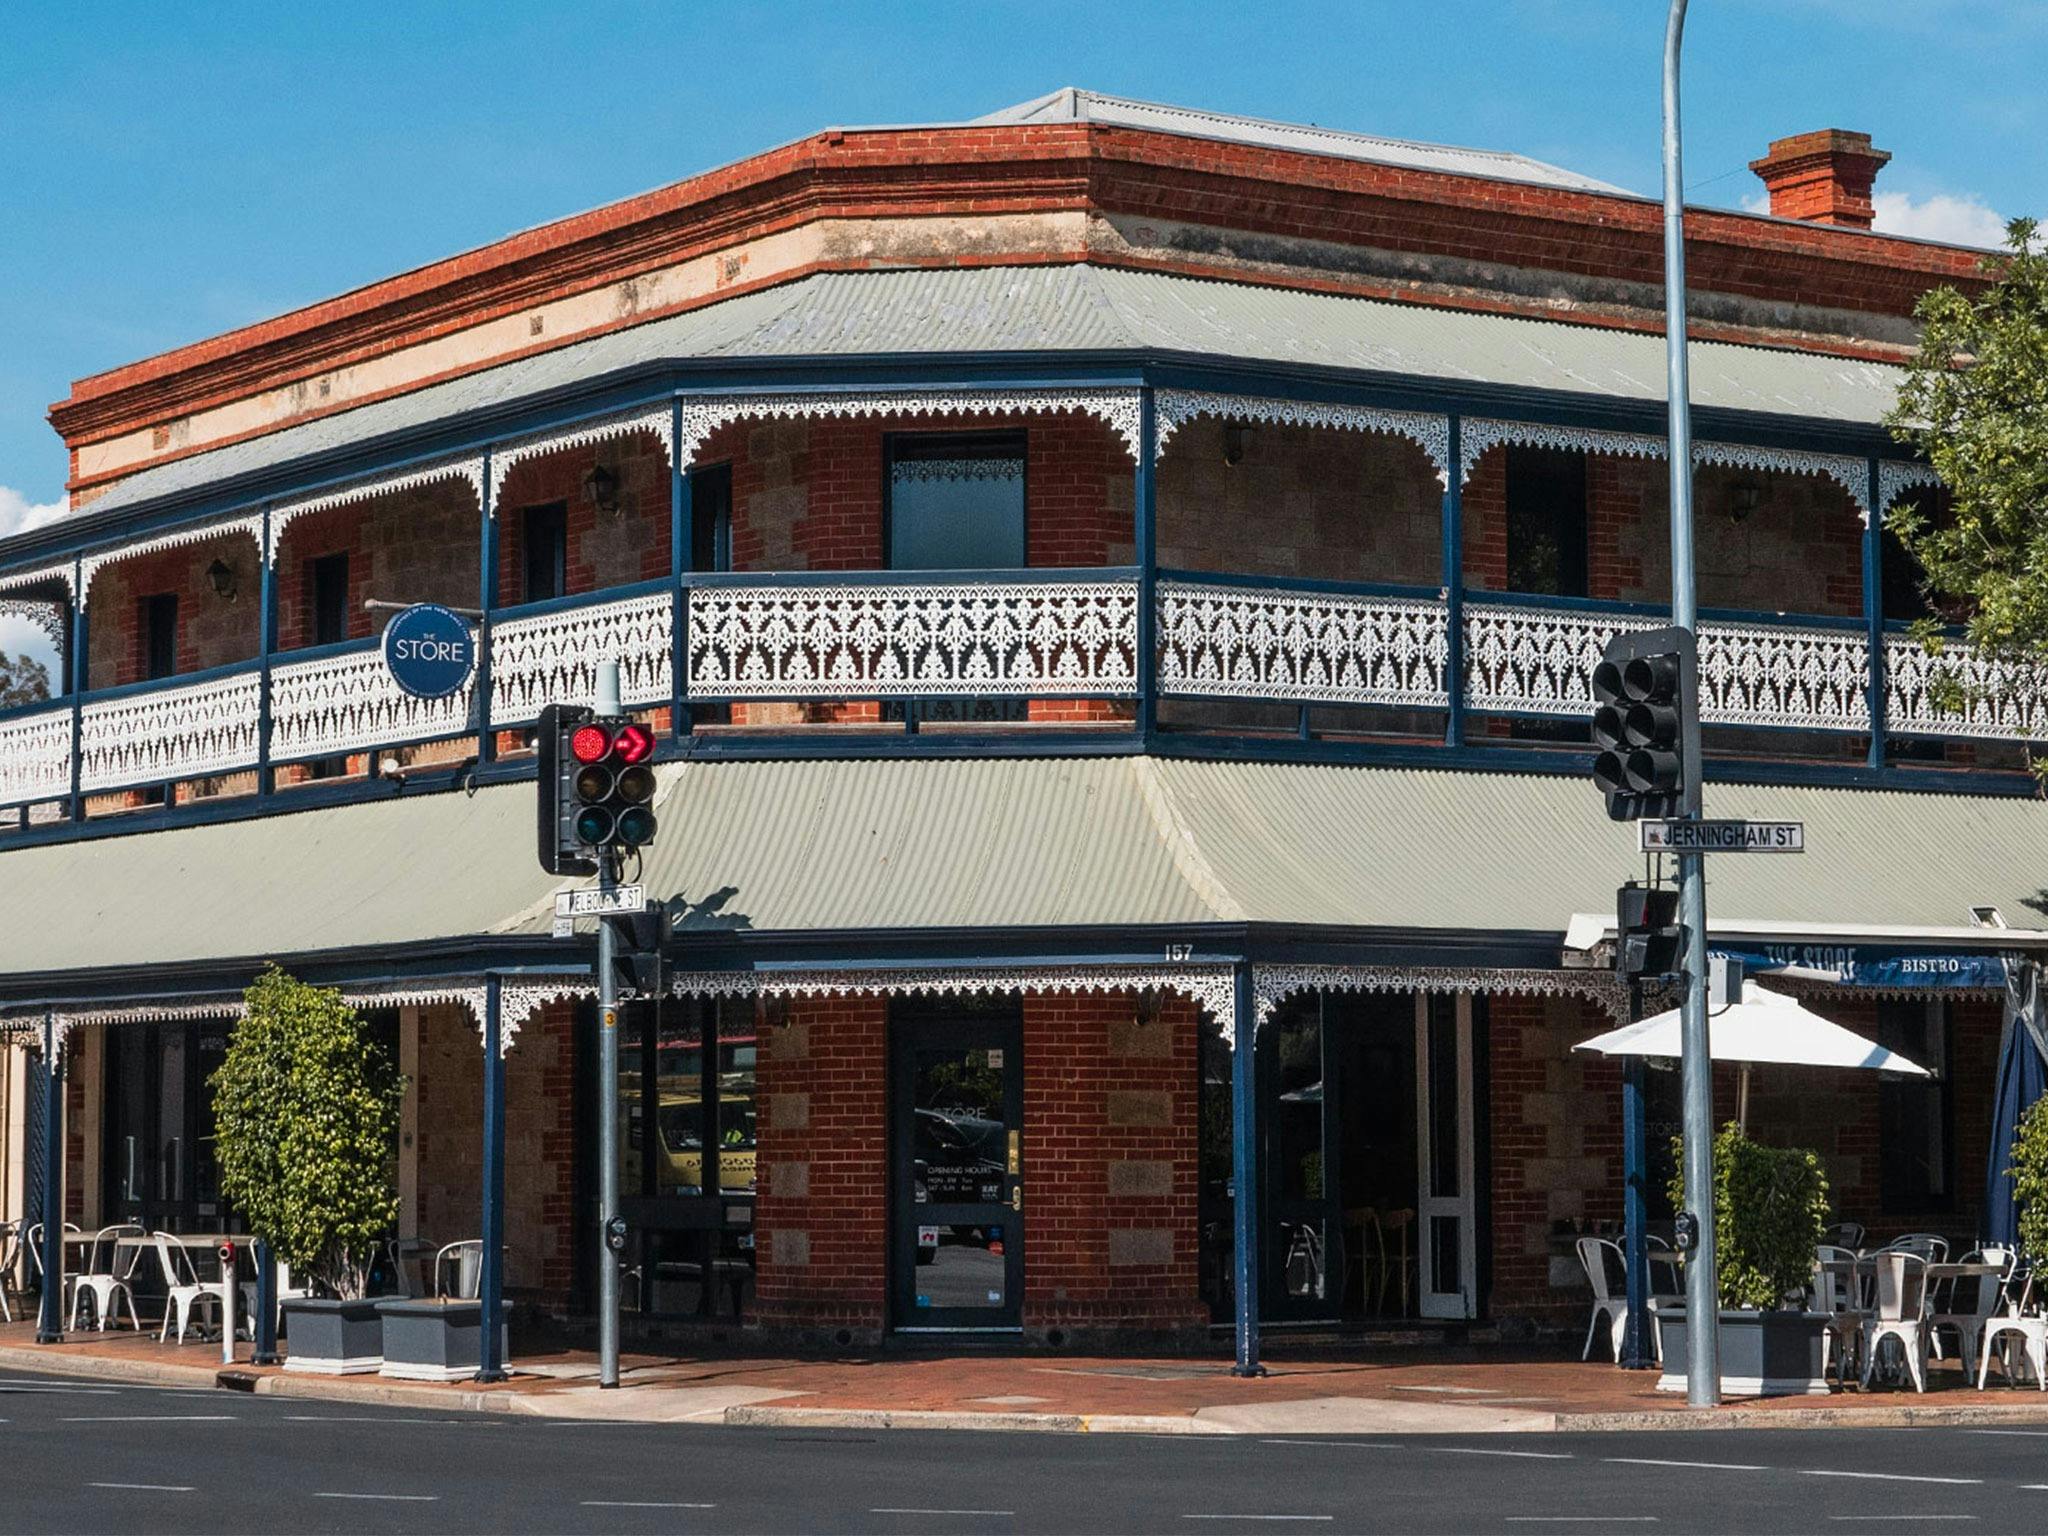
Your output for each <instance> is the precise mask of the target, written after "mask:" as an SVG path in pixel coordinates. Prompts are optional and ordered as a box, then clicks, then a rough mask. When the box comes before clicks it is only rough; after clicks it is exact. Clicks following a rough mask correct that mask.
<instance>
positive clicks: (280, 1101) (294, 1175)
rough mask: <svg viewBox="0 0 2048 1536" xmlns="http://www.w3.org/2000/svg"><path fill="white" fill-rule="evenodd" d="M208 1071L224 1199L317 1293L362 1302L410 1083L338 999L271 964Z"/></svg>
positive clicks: (387, 1214) (389, 1196) (391, 1198)
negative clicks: (219, 1057)
mask: <svg viewBox="0 0 2048 1536" xmlns="http://www.w3.org/2000/svg"><path fill="white" fill-rule="evenodd" d="M246 999H247V1003H248V1012H247V1013H246V1015H245V1016H244V1017H243V1019H242V1021H241V1023H239V1024H237V1025H236V1026H235V1031H234V1034H233V1036H232V1037H231V1038H230V1039H229V1041H228V1051H227V1056H226V1058H225V1059H224V1060H223V1061H222V1062H221V1064H220V1066H219V1068H218V1069H217V1070H216V1071H215V1072H214V1074H213V1080H212V1082H213V1093H214V1118H215V1126H216V1134H217V1136H218V1138H219V1142H218V1148H219V1157H220V1183H221V1193H222V1195H223V1196H224V1197H225V1198H226V1199H227V1200H228V1201H229V1202H230V1203H231V1204H233V1205H234V1206H235V1207H237V1208H238V1209H239V1210H240V1211H241V1212H242V1213H243V1214H244V1215H245V1216H246V1217H247V1218H248V1220H249V1226H250V1228H251V1229H252V1230H253V1231H254V1232H255V1233H256V1235H257V1236H258V1237H261V1238H262V1239H263V1240H264V1241H265V1242H267V1243H269V1244H270V1246H271V1248H272V1249H273V1250H275V1251H276V1253H277V1255H278V1257H279V1258H281V1259H283V1260H284V1261H285V1262H286V1263H287V1264H289V1265H291V1267H292V1269H293V1271H294V1272H295V1273H297V1274H303V1275H305V1276H306V1277H307V1279H308V1281H309V1282H310V1283H311V1285H312V1287H313V1288H314V1290H315V1291H317V1292H320V1293H322V1294H325V1295H329V1296H336V1297H340V1298H342V1299H343V1300H358V1299H360V1298H361V1297H362V1296H363V1295H364V1294H365V1293H366V1292H367V1291H368V1289H369V1283H370V1260H371V1256H372V1254H373V1252H374V1245H375V1244H376V1242H377V1240H378V1239H379V1238H380V1237H381V1236H382V1235H383V1234H384V1232H386V1231H387V1230H388V1229H389V1228H390V1226H391V1223H392V1222H393V1221H394V1220H396V1219H397V1216H398V1195H397V1191H396V1190H395V1189H394V1187H393V1183H392V1178H391V1149H392V1143H393V1141H394V1139H395V1138H396V1136H397V1133H398V1112H399V1105H400V1103H401V1102H402V1101H403V1100H404V1098H405V1079H404V1078H402V1077H400V1076H399V1075H398V1072H397V1070H396V1069H395V1068H394V1067H393V1065H392V1063H391V1061H390V1059H389V1058H388V1057H387V1056H386V1054H385V1053H384V1051H383V1049H382V1048H381V1047H380V1046H378V1045H377V1043H376V1042H375V1041H373V1040H371V1039H370V1038H369V1037H368V1035H367V1034H366V1033H365V1031H364V1029H363V1021H362V1018H361V1016H360V1015H358V1014H357V1013H356V1011H355V1010H354V1009H353V1008H350V1007H349V1006H348V1005H347V1004H346V1003H344V1002H343V1001H342V1000H341V994H340V993H339V992H335V991H333V990H331V989H329V988H322V987H312V986H308V985H307V984H306V983H304V982H302V981H298V980H296V979H294V978H293V977H291V976H288V975H286V974H285V973H284V972H283V971H281V970H279V969H277V968H276V967H275V966H272V967H270V968H269V969H267V970H266V971H264V973H263V974H262V975H261V976H259V977H257V978H256V980H255V981H254V982H253V983H252V984H251V985H250V987H249V990H248V992H247V994H246Z"/></svg>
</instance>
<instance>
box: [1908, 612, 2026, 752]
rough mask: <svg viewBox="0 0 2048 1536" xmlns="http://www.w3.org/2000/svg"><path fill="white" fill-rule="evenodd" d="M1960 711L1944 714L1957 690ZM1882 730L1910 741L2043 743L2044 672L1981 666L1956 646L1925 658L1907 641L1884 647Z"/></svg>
mask: <svg viewBox="0 0 2048 1536" xmlns="http://www.w3.org/2000/svg"><path fill="white" fill-rule="evenodd" d="M1957 689H1959V690H1960V692H1961V697H1960V698H1958V699H1956V701H1955V703H1956V705H1957V708H1956V709H1954V710H1948V709H1943V708H1942V707H1941V702H1942V701H1943V699H1944V697H1945V696H1946V695H1947V694H1949V693H1952V692H1954V691H1956V690H1957ZM1884 691H1885V728H1886V729H1887V730H1889V731H1894V732H1897V733H1898V734H1900V735H1907V736H1979V737H2005V738H2008V739H2025V740H2031V741H2039V740H2042V739H2044V738H2048V707H2044V705H2048V667H2032V666H2026V665H2022V664H2015V663H2013V662H2007V661H1986V660H1985V659H1984V658H1982V657H1980V656H1979V655H1978V654H1977V653H1976V651H1975V649H1973V648H1972V647H1971V646H1969V645H1967V644H1965V643H1964V642H1962V641H1959V640H1950V641H1946V642H1944V643H1943V645H1942V648H1941V650H1940V651H1939V652H1938V653H1930V652H1929V651H1928V649H1927V648H1926V647H1925V646H1924V645H1922V644H1921V643H1920V642H1919V641H1918V640H1915V639H1914V638H1913V637H1912V636H1910V635H1895V636H1890V637H1887V639H1886V640H1885V643H1884Z"/></svg>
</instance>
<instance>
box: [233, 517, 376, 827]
mask: <svg viewBox="0 0 2048 1536" xmlns="http://www.w3.org/2000/svg"><path fill="white" fill-rule="evenodd" d="M260 558H261V559H262V561H263V585H262V590H261V592H260V594H259V598H258V603H259V607H260V610H261V611H260V612H259V614H258V617H257V624H256V633H257V640H256V643H257V652H256V654H257V657H258V659H259V661H260V662H261V664H262V668H263V681H262V682H261V683H259V684H258V685H257V688H258V692H257V695H256V711H257V713H256V793H257V794H259V795H266V796H267V795H268V794H269V793H270V792H271V791H272V790H273V789H274V788H276V778H275V770H274V769H273V768H272V767H271V765H270V668H271V658H272V656H273V655H274V654H275V652H276V650H277V559H276V551H275V550H273V549H272V548H271V544H270V507H269V504H268V503H266V504H265V505H264V508H263V544H262V548H261V551H260ZM372 760H373V761H374V754H373V756H372Z"/></svg>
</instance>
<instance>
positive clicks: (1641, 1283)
mask: <svg viewBox="0 0 2048 1536" xmlns="http://www.w3.org/2000/svg"><path fill="white" fill-rule="evenodd" d="M1630 990H1631V1002H1632V1003H1633V1002H1634V1001H1635V997H1636V996H1637V995H1638V994H1637V990H1636V989H1634V988H1631V989H1630ZM1641 1012H1642V1009H1641V1007H1640V1006H1632V1007H1631V1008H1630V1009H1629V1018H1630V1019H1631V1020H1633V1019H1635V1018H1636V1017H1637V1016H1638V1015H1639V1014H1640V1013H1641ZM1644 1070H1645V1068H1644V1065H1643V1058H1642V1057H1640V1056H1631V1057H1629V1058H1628V1059H1627V1061H1626V1062H1625V1063H1624V1064H1623V1066H1622V1078H1621V1178H1622V1206H1621V1208H1622V1238H1623V1255H1622V1256H1623V1259H1624V1260H1625V1267H1626V1269H1627V1271H1628V1319H1627V1322H1626V1323H1625V1325H1624V1327H1623V1332H1622V1340H1621V1350H1620V1355H1619V1358H1620V1361H1621V1364H1622V1365H1623V1366H1624V1367H1626V1368H1627V1369H1629V1370H1632V1371H1640V1370H1647V1369H1649V1368H1650V1367H1651V1366H1652V1365H1654V1364H1655V1363H1656V1361H1655V1360H1654V1358H1653V1357H1652V1352H1651V1343H1650V1328H1651V1322H1650V1261H1649V1252H1650V1249H1649V1234H1648V1232H1647V1230H1646V1227H1645V1222H1646V1219H1647V1218H1646V1212H1645V1210H1644V1199H1645V1196H1646V1194H1647V1186H1648V1183H1649V1178H1650V1153H1649V1131H1648V1127H1647V1125H1646V1123H1645V1118H1644V1107H1643V1072H1644Z"/></svg>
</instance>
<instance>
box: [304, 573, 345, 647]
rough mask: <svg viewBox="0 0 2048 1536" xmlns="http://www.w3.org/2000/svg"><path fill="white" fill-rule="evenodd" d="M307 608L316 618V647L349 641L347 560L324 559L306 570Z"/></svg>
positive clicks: (314, 636)
mask: <svg viewBox="0 0 2048 1536" xmlns="http://www.w3.org/2000/svg"><path fill="white" fill-rule="evenodd" d="M306 585H307V588H308V597H307V606H308V608H310V609H311V611H312V616H313V636H312V643H313V644H314V645H334V644H336V643H337V642H339V641H342V640H346V639H347V638H348V556H347V555H346V554H334V555H322V556H321V557H320V558H319V559H317V560H314V561H311V562H309V563H308V565H307V567H306Z"/></svg>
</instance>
